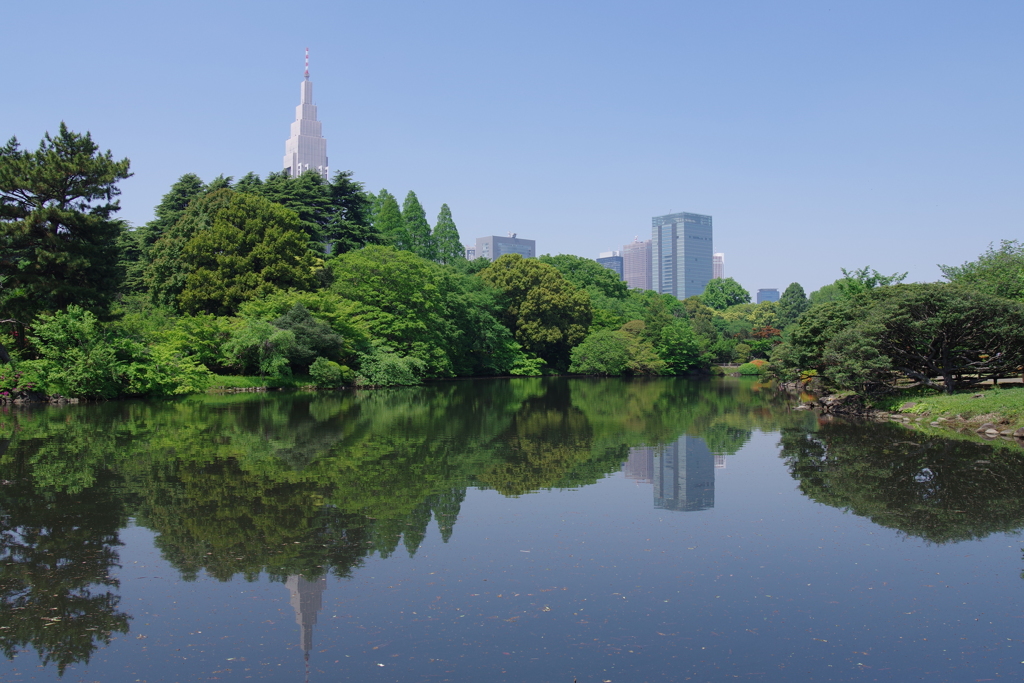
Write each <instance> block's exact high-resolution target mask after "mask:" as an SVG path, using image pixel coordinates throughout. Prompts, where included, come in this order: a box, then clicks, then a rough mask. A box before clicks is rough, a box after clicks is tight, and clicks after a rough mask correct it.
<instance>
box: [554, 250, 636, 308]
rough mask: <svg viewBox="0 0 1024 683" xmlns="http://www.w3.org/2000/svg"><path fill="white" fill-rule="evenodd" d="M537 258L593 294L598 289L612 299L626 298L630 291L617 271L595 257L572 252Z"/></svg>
mask: <svg viewBox="0 0 1024 683" xmlns="http://www.w3.org/2000/svg"><path fill="white" fill-rule="evenodd" d="M537 260H538V261H540V262H541V263H547V264H548V265H551V266H554V267H555V268H557V269H558V272H559V273H561V274H562V277H564V278H565V279H566V280H568V281H569V282H571V283H572V284H574V285H576V287H578V288H580V289H585V290H587V291H588V292H590V293H591V294H593V293H594V292H595V291H596V292H600V293H601V294H603V295H604V296H606V297H610V298H612V299H624V298H626V295H627V293H628V292H629V287H628V286H627V285H626V283H625V282H623V281H622V279H621V278H620V277H619V276H618V274H617V273H616V272H615V271H612V270H609V269H607V268H605V267H604V266H602V265H601V264H600V263H598V262H597V261H595V260H593V259H589V258H583V257H582V256H573V255H572V254H559V255H558V256H551V255H549V254H544V255H543V256H540V257H539V258H538V259H537Z"/></svg>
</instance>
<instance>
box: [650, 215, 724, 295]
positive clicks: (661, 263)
mask: <svg viewBox="0 0 1024 683" xmlns="http://www.w3.org/2000/svg"><path fill="white" fill-rule="evenodd" d="M713 251H714V249H713V247H712V229H711V216H703V215H701V214H698V213H672V214H668V215H666V216H655V217H654V218H652V219H651V284H652V285H653V287H652V289H654V291H656V292H660V293H661V294H671V295H672V296H674V297H676V298H677V299H686V298H688V297H691V296H700V295H701V294H703V293H704V288H705V287H706V286H707V284H708V282H709V281H710V280H711V276H712V274H713V273H712V265H711V258H712V257H711V255H712V253H713Z"/></svg>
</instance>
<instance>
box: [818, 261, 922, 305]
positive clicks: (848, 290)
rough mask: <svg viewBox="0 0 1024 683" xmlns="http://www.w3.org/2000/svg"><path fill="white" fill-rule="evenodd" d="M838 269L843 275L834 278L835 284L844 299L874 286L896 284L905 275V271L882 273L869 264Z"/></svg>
mask: <svg viewBox="0 0 1024 683" xmlns="http://www.w3.org/2000/svg"><path fill="white" fill-rule="evenodd" d="M840 270H841V271H843V277H841V278H839V279H838V280H836V282H835V285H836V286H837V287H838V288H839V291H840V293H841V294H842V296H843V298H844V299H849V298H852V297H854V296H857V295H858V294H863V293H864V292H866V291H868V290H869V289H874V288H875V287H888V286H889V285H898V284H900V283H901V282H903V280H904V279H906V277H907V274H906V273H893V274H892V275H882V274H881V273H879V272H878V271H877V270H875V269H874V268H872V267H871V266H864V267H863V268H860V269H858V270H855V271H853V272H849V271H847V270H846V268H840Z"/></svg>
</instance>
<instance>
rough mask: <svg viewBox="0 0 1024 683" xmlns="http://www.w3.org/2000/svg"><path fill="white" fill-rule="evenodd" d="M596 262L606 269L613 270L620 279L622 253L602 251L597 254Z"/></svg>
mask: <svg viewBox="0 0 1024 683" xmlns="http://www.w3.org/2000/svg"><path fill="white" fill-rule="evenodd" d="M597 262H598V263H600V264H601V265H602V266H604V267H605V268H607V269H608V270H613V271H615V273H616V274H617V275H618V276H619V279H620V280H621V279H622V254H620V253H619V252H617V251H602V252H601V253H600V254H598V255H597Z"/></svg>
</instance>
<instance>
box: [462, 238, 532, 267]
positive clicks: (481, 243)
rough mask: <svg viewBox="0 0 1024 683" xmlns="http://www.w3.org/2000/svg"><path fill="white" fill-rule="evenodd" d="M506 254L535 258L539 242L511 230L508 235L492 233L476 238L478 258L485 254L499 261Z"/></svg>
mask: <svg viewBox="0 0 1024 683" xmlns="http://www.w3.org/2000/svg"><path fill="white" fill-rule="evenodd" d="M505 254H522V255H523V256H524V257H525V258H533V257H534V256H536V255H537V242H535V241H534V240H524V239H521V238H519V237H516V233H514V232H510V233H509V234H508V237H499V236H497V235H490V236H488V237H477V238H476V257H477V258H480V257H481V256H485V257H487V258H488V259H490V260H491V261H497V260H498V259H499V258H500V257H502V256H504V255H505Z"/></svg>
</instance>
